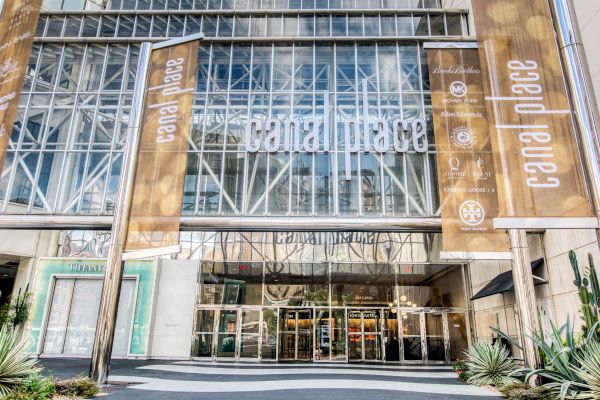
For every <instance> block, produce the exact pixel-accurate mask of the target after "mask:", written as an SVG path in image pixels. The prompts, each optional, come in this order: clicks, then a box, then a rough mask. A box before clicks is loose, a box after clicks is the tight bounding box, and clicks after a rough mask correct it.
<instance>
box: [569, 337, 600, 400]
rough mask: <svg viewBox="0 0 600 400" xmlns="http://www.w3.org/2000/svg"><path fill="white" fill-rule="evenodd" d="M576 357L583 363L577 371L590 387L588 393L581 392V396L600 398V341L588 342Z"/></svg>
mask: <svg viewBox="0 0 600 400" xmlns="http://www.w3.org/2000/svg"><path fill="white" fill-rule="evenodd" d="M575 358H576V359H577V361H579V364H580V365H581V367H579V368H577V372H578V373H579V375H580V376H581V377H582V378H583V379H584V380H585V382H586V384H587V386H588V389H589V391H588V392H587V393H581V394H580V395H579V398H589V399H600V343H598V342H591V343H588V344H587V345H586V346H585V348H584V349H583V351H582V352H580V353H579V354H577V355H576V356H575ZM584 396H585V397H584Z"/></svg>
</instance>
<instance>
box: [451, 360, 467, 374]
mask: <svg viewBox="0 0 600 400" xmlns="http://www.w3.org/2000/svg"><path fill="white" fill-rule="evenodd" d="M468 370H469V366H468V365H467V362H466V361H465V360H462V359H458V360H456V361H454V362H453V363H452V371H454V372H457V373H459V374H460V373H461V372H464V371H468Z"/></svg>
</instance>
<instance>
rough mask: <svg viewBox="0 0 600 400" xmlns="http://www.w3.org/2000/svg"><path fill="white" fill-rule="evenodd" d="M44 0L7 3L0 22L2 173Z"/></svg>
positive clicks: (22, 0) (0, 154) (0, 160)
mask: <svg viewBox="0 0 600 400" xmlns="http://www.w3.org/2000/svg"><path fill="white" fill-rule="evenodd" d="M41 5H42V0H19V1H16V0H14V1H6V2H5V4H4V9H3V10H2V16H1V19H0V32H1V33H2V39H1V40H0V172H2V167H3V165H4V158H5V157H6V149H7V147H8V142H9V139H10V135H11V133H12V127H13V123H14V121H15V118H16V116H17V107H18V104H19V95H20V94H21V89H22V87H23V80H24V79H25V73H26V72H27V66H28V64H29V55H30V54H31V47H32V45H33V38H34V36H35V30H36V27H37V23H38V19H39V16H40V7H41Z"/></svg>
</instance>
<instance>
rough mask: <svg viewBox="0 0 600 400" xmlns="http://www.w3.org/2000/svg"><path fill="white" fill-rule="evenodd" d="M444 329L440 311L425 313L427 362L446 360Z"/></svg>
mask: <svg viewBox="0 0 600 400" xmlns="http://www.w3.org/2000/svg"><path fill="white" fill-rule="evenodd" d="M444 331H445V329H444V315H443V314H442V313H429V312H428V313H425V332H426V343H427V361H428V362H439V363H444V362H446V340H445V336H446V335H445V334H444Z"/></svg>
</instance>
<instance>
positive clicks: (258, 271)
mask: <svg viewBox="0 0 600 400" xmlns="http://www.w3.org/2000/svg"><path fill="white" fill-rule="evenodd" d="M200 285H201V286H200V299H199V300H200V304H215V305H216V304H222V305H234V304H240V305H243V304H245V305H260V304H262V286H263V264H262V263H236V262H234V263H228V262H214V263H203V264H202V271H201V273H200Z"/></svg>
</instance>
